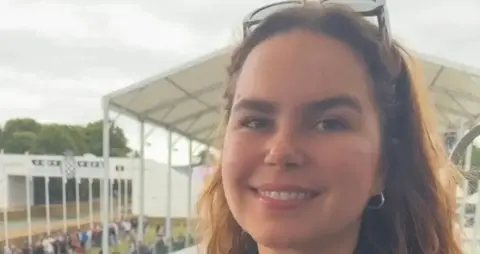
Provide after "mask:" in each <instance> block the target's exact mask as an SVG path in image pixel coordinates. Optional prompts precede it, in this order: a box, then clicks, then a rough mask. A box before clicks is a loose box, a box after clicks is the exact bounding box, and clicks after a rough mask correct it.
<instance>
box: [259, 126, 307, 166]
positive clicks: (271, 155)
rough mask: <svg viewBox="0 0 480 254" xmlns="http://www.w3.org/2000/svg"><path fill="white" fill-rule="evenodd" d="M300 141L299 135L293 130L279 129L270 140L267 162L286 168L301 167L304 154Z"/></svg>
mask: <svg viewBox="0 0 480 254" xmlns="http://www.w3.org/2000/svg"><path fill="white" fill-rule="evenodd" d="M298 143H299V142H298V137H296V135H294V133H292V132H291V131H287V130H283V131H281V130H279V131H277V132H276V133H275V134H274V135H272V137H271V139H270V140H269V142H268V145H267V153H266V156H265V159H264V162H265V164H267V165H269V166H274V167H280V168H281V169H284V170H291V169H297V168H300V167H301V166H302V164H303V163H304V155H303V153H302V151H301V149H300V147H299V146H298Z"/></svg>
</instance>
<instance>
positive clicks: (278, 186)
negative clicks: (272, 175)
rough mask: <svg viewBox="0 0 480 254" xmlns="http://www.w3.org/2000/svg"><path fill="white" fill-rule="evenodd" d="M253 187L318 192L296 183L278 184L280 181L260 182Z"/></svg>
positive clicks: (269, 189)
mask: <svg viewBox="0 0 480 254" xmlns="http://www.w3.org/2000/svg"><path fill="white" fill-rule="evenodd" d="M254 189H256V190H258V191H291V192H312V193H318V192H319V191H318V190H315V189H312V188H309V187H303V186H301V185H296V184H280V183H278V184H277V183H267V184H261V185H257V186H255V187H254Z"/></svg>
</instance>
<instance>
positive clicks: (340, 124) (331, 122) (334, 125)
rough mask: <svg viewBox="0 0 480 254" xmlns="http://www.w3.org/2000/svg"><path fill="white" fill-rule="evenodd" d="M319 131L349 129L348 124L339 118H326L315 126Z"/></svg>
mask: <svg viewBox="0 0 480 254" xmlns="http://www.w3.org/2000/svg"><path fill="white" fill-rule="evenodd" d="M315 127H316V128H317V130H319V131H343V130H346V129H348V125H347V124H346V123H345V122H344V121H342V120H339V119H333V118H332V119H324V120H322V121H320V122H318V123H317V125H316V126H315Z"/></svg>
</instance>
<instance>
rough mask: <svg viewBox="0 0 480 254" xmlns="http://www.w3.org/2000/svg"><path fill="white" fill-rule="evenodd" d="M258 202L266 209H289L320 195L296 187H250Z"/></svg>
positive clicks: (304, 203)
mask: <svg viewBox="0 0 480 254" xmlns="http://www.w3.org/2000/svg"><path fill="white" fill-rule="evenodd" d="M252 191H253V192H254V195H255V196H256V197H257V199H258V200H259V201H260V204H262V206H263V207H264V208H266V209H267V210H291V209H296V208H299V207H302V206H304V205H306V204H308V203H309V202H310V201H312V200H313V199H315V198H316V197H317V196H319V195H320V192H317V191H314V190H309V189H303V188H298V187H295V188H294V187H289V188H287V187H285V188H280V187H278V188H272V187H268V188H259V189H256V188H252Z"/></svg>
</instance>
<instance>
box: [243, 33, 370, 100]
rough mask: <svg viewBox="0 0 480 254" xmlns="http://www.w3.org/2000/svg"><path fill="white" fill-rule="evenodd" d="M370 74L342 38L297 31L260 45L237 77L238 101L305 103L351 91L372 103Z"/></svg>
mask: <svg viewBox="0 0 480 254" xmlns="http://www.w3.org/2000/svg"><path fill="white" fill-rule="evenodd" d="M369 89H370V86H369V78H368V75H367V72H366V71H365V68H364V65H363V63H362V61H361V60H360V59H359V58H358V57H357V56H356V55H355V54H354V52H353V51H352V50H351V49H350V48H349V47H348V46H347V45H346V44H343V43H342V42H340V41H337V40H335V39H333V38H330V37H327V36H325V35H322V34H314V33H311V32H308V31H304V30H296V31H292V32H289V33H286V34H282V35H277V36H274V37H272V38H269V39H267V40H266V41H264V42H262V43H261V44H259V45H257V47H255V48H254V49H253V50H252V52H251V53H250V54H249V55H248V57H247V59H246V61H245V63H244V66H243V68H242V71H241V73H240V75H239V77H238V80H237V88H236V92H235V95H236V96H235V100H238V99H241V98H244V97H259V98H264V99H267V98H268V99H270V100H275V101H276V102H290V103H302V102H304V101H309V100H318V99H322V98H328V97H333V96H344V95H350V96H351V97H355V98H357V99H358V100H359V101H362V100H363V101H369V100H370V96H369V94H370V93H369Z"/></svg>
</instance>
